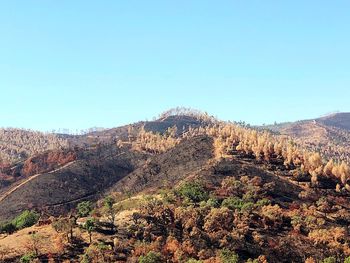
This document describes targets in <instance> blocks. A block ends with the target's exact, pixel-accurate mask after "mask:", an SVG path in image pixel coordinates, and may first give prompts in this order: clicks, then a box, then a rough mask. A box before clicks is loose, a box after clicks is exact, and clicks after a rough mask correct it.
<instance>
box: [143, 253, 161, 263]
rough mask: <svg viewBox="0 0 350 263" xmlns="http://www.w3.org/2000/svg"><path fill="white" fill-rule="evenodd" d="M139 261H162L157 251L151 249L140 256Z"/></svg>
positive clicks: (155, 262) (145, 262)
mask: <svg viewBox="0 0 350 263" xmlns="http://www.w3.org/2000/svg"><path fill="white" fill-rule="evenodd" d="M139 263H162V259H161V256H160V254H159V253H156V252H153V251H151V252H148V254H147V255H145V256H141V257H140V258H139Z"/></svg>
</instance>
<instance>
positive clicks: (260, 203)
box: [255, 198, 271, 207]
mask: <svg viewBox="0 0 350 263" xmlns="http://www.w3.org/2000/svg"><path fill="white" fill-rule="evenodd" d="M269 204H271V201H270V200H269V199H267V198H263V199H260V200H259V201H257V202H256V203H255V206H257V207H263V206H265V205H269Z"/></svg>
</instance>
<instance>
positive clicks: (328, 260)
mask: <svg viewBox="0 0 350 263" xmlns="http://www.w3.org/2000/svg"><path fill="white" fill-rule="evenodd" d="M336 262H337V259H336V258H335V257H328V258H325V259H323V260H322V261H321V263H336Z"/></svg>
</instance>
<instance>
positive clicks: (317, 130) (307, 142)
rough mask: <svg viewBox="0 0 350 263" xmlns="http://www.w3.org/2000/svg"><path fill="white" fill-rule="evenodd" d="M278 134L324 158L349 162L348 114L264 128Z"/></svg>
mask: <svg viewBox="0 0 350 263" xmlns="http://www.w3.org/2000/svg"><path fill="white" fill-rule="evenodd" d="M263 128H264V129H268V130H271V131H273V132H276V133H278V134H282V135H288V136H290V137H292V138H293V139H294V140H295V142H297V143H298V144H300V145H301V146H302V147H306V148H308V149H310V150H313V151H317V152H320V153H321V154H322V155H323V156H325V157H326V158H328V159H329V158H334V159H336V160H345V161H347V162H350V113H335V114H331V115H328V116H325V117H321V118H317V119H313V120H302V121H297V122H290V123H281V124H276V125H270V126H264V127H263Z"/></svg>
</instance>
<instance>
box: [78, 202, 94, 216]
mask: <svg viewBox="0 0 350 263" xmlns="http://www.w3.org/2000/svg"><path fill="white" fill-rule="evenodd" d="M77 209H78V216H79V217H86V216H88V215H90V213H91V211H92V204H91V202H90V201H84V202H81V203H79V204H78V206H77Z"/></svg>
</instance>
